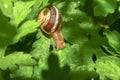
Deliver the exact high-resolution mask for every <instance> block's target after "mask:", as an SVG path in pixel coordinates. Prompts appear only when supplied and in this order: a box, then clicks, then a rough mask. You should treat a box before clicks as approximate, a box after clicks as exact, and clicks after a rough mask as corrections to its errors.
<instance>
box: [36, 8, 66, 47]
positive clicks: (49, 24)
mask: <svg viewBox="0 0 120 80" xmlns="http://www.w3.org/2000/svg"><path fill="white" fill-rule="evenodd" d="M38 21H40V22H41V25H40V28H41V29H42V31H43V32H45V33H47V34H48V35H50V36H51V37H52V39H53V41H54V43H55V44H56V46H57V49H63V48H64V47H65V42H64V39H63V36H62V33H61V31H60V30H61V22H62V18H61V14H60V12H59V10H58V9H57V8H56V7H55V6H49V7H45V8H44V9H42V10H41V11H40V13H39V15H38Z"/></svg>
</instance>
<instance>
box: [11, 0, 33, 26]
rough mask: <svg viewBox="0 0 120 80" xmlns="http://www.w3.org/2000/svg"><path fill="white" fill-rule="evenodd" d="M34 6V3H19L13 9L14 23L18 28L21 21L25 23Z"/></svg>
mask: <svg viewBox="0 0 120 80" xmlns="http://www.w3.org/2000/svg"><path fill="white" fill-rule="evenodd" d="M33 4H34V1H17V2H15V4H14V8H13V19H12V21H11V22H12V23H13V24H15V25H16V26H17V27H18V25H19V24H20V22H21V21H23V20H24V19H25V18H26V16H27V15H28V14H29V13H30V11H31V6H32V5H33Z"/></svg>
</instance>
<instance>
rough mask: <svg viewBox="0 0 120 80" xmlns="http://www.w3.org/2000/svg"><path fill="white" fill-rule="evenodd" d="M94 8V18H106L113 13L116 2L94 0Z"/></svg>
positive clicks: (111, 0)
mask: <svg viewBox="0 0 120 80" xmlns="http://www.w3.org/2000/svg"><path fill="white" fill-rule="evenodd" d="M94 1H95V3H96V6H95V7H94V15H95V16H107V15H108V14H109V13H114V12H115V9H116V7H117V0H102V1H101V0H94Z"/></svg>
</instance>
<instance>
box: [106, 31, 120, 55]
mask: <svg viewBox="0 0 120 80" xmlns="http://www.w3.org/2000/svg"><path fill="white" fill-rule="evenodd" d="M104 34H105V35H106V37H107V39H108V43H109V45H110V46H111V47H112V48H113V49H115V51H116V52H117V53H119V54H120V34H119V33H118V32H117V31H109V30H106V31H105V32H104Z"/></svg>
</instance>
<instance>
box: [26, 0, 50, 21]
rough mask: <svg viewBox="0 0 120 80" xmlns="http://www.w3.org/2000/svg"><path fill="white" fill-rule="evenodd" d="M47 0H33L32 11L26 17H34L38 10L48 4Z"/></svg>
mask: <svg viewBox="0 0 120 80" xmlns="http://www.w3.org/2000/svg"><path fill="white" fill-rule="evenodd" d="M48 1H49V0H35V3H34V5H33V7H32V11H31V12H30V14H29V15H28V16H27V19H35V18H36V16H37V15H38V13H39V12H40V10H41V9H42V8H43V7H45V6H46V5H47V4H48Z"/></svg>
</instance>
